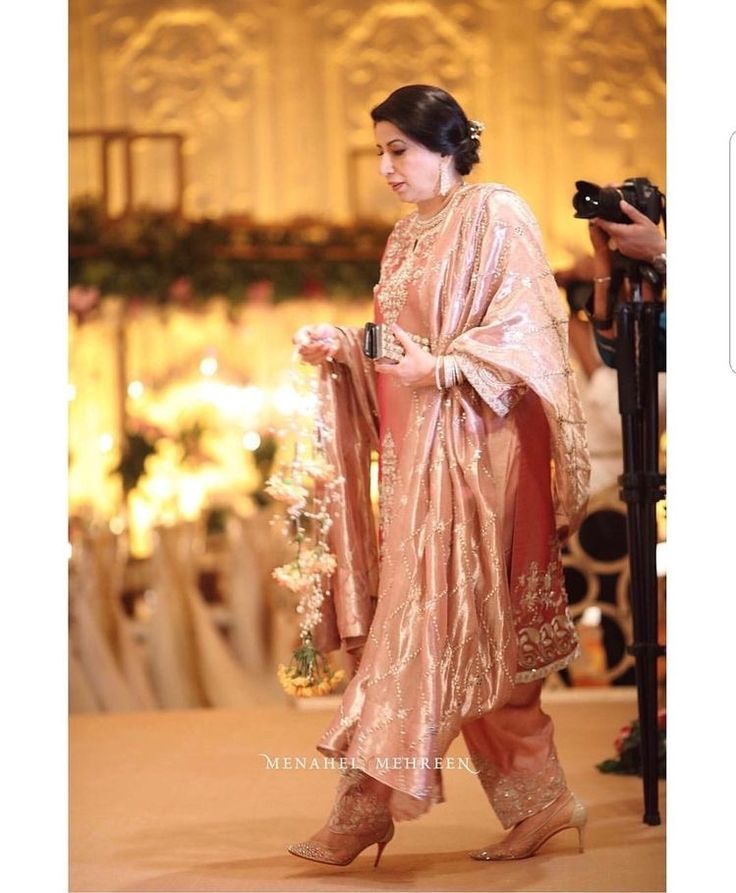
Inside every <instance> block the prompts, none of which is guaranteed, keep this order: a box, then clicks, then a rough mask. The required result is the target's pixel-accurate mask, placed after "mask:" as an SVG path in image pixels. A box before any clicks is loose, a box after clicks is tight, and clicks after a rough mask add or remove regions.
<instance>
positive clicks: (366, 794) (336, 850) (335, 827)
mask: <svg viewBox="0 0 736 893" xmlns="http://www.w3.org/2000/svg"><path fill="white" fill-rule="evenodd" d="M365 778H366V776H365V775H364V774H363V773H362V772H361V771H360V770H358V769H350V770H348V771H347V772H345V773H344V777H343V780H342V781H341V782H340V785H339V786H338V789H337V796H336V798H335V805H334V806H333V808H332V812H331V813H330V818H329V820H328V822H327V830H328V831H330V832H331V833H332V834H333V835H335V834H344V835H345V836H346V837H347V836H348V835H350V836H352V837H353V840H352V841H347V840H346V841H345V845H344V846H334V844H333V845H331V844H327V843H322V842H321V841H318V840H314V839H311V840H305V841H303V842H301V843H294V844H292V845H291V846H290V847H289V852H290V853H291V854H292V855H293V856H299V858H300V859H310V860H311V861H312V862H322V863H323V864H325V865H349V864H350V863H351V862H352V861H353V859H355V858H356V856H359V855H360V854H361V853H362V852H363V850H365V849H367V848H368V847H370V846H373V844H374V843H376V844H378V852H377V853H376V861H375V862H374V863H373V867H374V868H377V867H378V862H379V860H380V858H381V854H382V853H383V851H384V849H385V847H386V844H387V843H389V841H390V840H391V838H392V837H393V836H394V823H393V820H392V819H391V813H390V812H389V809H388V805H387V804H386V803H385V802H384V801H382V800H379V799H378V797H376V796H375V795H374V794H372V793H371V792H370V791H367V790H365V788H364V786H363V782H364V779H365ZM356 837H357V838H358V840H357V841H356V840H355V838H356Z"/></svg>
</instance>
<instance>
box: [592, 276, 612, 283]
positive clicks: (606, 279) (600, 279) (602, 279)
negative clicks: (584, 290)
mask: <svg viewBox="0 0 736 893" xmlns="http://www.w3.org/2000/svg"><path fill="white" fill-rule="evenodd" d="M610 281H611V277H610V276H594V277H593V282H610Z"/></svg>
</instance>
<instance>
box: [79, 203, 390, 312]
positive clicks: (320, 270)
mask: <svg viewBox="0 0 736 893" xmlns="http://www.w3.org/2000/svg"><path fill="white" fill-rule="evenodd" d="M69 211H70V214H69V241H70V246H69V285H70V286H71V288H70V293H69V309H70V311H71V312H73V313H74V314H76V315H77V317H78V319H80V320H84V319H85V318H87V317H89V316H91V315H92V314H93V313H94V311H95V310H96V308H97V307H98V305H99V304H100V303H101V302H102V301H104V300H105V298H106V296H112V295H115V296H119V297H122V298H125V299H126V300H127V301H129V302H131V303H132V304H138V303H142V302H145V303H150V304H154V305H157V304H161V305H167V304H171V305H185V306H190V305H192V306H194V305H199V304H202V303H204V302H205V301H207V300H209V299H211V298H212V297H215V296H220V297H226V298H227V299H228V301H229V302H230V303H231V304H232V305H233V306H237V305H239V304H241V303H249V304H252V303H258V302H261V301H265V302H267V303H272V302H276V301H279V300H282V299H287V298H288V299H292V298H296V297H302V298H305V299H307V298H311V297H317V296H320V295H325V294H327V295H335V296H340V297H344V298H353V299H363V298H365V296H366V295H370V294H371V289H372V288H373V285H374V283H375V282H376V280H377V278H378V268H379V264H380V258H381V254H382V252H383V247H384V245H385V242H386V238H387V236H388V232H389V230H390V227H389V226H387V225H385V224H383V223H380V222H375V223H370V222H364V223H361V222H357V223H355V224H353V225H352V226H342V225H338V224H333V223H330V222H329V221H323V220H315V219H313V220H305V219H302V220H294V221H292V222H291V223H284V224H283V225H273V224H271V225H266V224H257V223H255V222H253V221H250V220H240V221H239V220H235V219H228V218H222V219H220V220H207V219H204V220H185V219H183V218H180V217H172V216H171V215H170V214H165V213H163V212H157V211H154V210H152V209H150V208H138V209H136V210H135V211H133V212H131V213H130V214H128V215H126V216H125V217H123V218H122V219H119V220H107V219H106V218H105V215H104V212H103V208H102V205H101V203H100V202H99V201H98V200H96V199H93V198H89V197H85V198H78V199H75V200H74V201H73V202H72V203H71V205H70V209H69Z"/></svg>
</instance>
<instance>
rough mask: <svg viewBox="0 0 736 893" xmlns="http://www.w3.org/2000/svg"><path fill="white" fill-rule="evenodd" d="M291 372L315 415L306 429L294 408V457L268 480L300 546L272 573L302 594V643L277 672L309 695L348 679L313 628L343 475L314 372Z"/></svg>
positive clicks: (295, 691) (306, 412) (306, 411)
mask: <svg viewBox="0 0 736 893" xmlns="http://www.w3.org/2000/svg"><path fill="white" fill-rule="evenodd" d="M295 360H296V355H295ZM301 368H302V369H303V368H304V367H303V366H302V367H301ZM291 377H292V384H293V386H294V390H295V391H296V392H297V394H300V397H301V399H300V403H301V407H302V418H304V417H305V416H306V417H307V418H311V419H312V420H313V425H312V426H309V429H308V430H307V426H305V425H304V424H303V423H302V422H300V418H299V414H297V413H295V414H294V416H293V417H292V422H291V428H292V435H293V438H294V454H293V459H292V461H291V463H290V464H288V465H285V466H282V467H281V469H280V470H279V472H277V473H276V474H273V475H271V477H270V478H269V479H268V481H266V492H267V493H268V494H269V495H270V496H271V497H272V498H273V499H276V500H278V501H279V502H283V503H284V504H285V505H286V519H285V524H284V534H285V536H286V537H287V538H288V539H289V540H290V541H291V542H292V544H293V545H294V546H295V548H296V557H295V558H294V560H293V561H291V562H289V563H288V564H284V565H282V566H281V567H277V568H275V570H274V571H273V573H272V576H273V578H274V579H275V580H276V581H277V582H278V583H280V584H281V585H282V586H284V587H286V588H287V589H289V590H290V591H291V592H293V593H295V594H297V595H298V596H299V603H298V605H297V607H296V611H297V614H299V615H300V621H299V628H300V640H301V644H300V646H299V647H298V648H297V649H296V650H295V651H294V653H293V655H292V658H291V661H290V662H289V664H288V666H286V665H284V664H280V665H279V668H278V673H277V675H278V678H279V681H280V682H281V685H282V686H283V688H284V691H286V692H287V693H288V694H291V695H294V696H295V697H303V698H308V697H312V696H314V695H326V694H329V693H330V692H331V691H334V690H335V688H336V687H337V686H338V685H339V684H340V683H341V682H342V681H343V680H344V679H345V671H344V670H333V669H332V668H331V667H330V665H329V663H328V661H327V660H326V658H325V657H324V656H323V655H322V654H321V653H320V652H319V650H318V649H317V648H316V647H315V646H314V642H313V631H314V629H315V627H316V626H317V625H318V624H319V622H320V620H321V616H322V615H321V608H322V603H323V602H324V598H325V584H326V580H327V578H329V577H331V576H332V575H333V574H334V572H335V568H336V560H335V556H334V555H333V554H332V553H331V552H330V551H329V547H328V543H327V536H328V534H329V531H330V528H331V526H332V518H331V516H330V512H329V507H330V504H331V503H332V502H333V501H335V500H336V499H337V487H338V486H339V484H341V483H342V478H338V477H337V474H336V471H335V468H334V466H332V465H330V464H329V463H328V462H327V459H326V455H325V450H324V445H325V443H326V442H327V441H328V440H329V439H330V437H331V436H332V435H331V431H330V429H329V427H328V426H327V425H326V424H325V421H324V418H323V414H322V412H321V406H320V400H319V393H318V384H317V379H316V377H315V376H314V375H311V376H309V377H307V376H306V375H304V374H302V373H300V372H299V371H298V367H297V366H296V362H295V363H294V365H293V366H292V373H291Z"/></svg>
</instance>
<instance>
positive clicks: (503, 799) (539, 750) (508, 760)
mask: <svg viewBox="0 0 736 893" xmlns="http://www.w3.org/2000/svg"><path fill="white" fill-rule="evenodd" d="M541 691H542V681H539V682H531V683H522V684H519V685H517V686H516V688H515V689H514V692H513V694H512V696H511V698H510V700H509V701H508V702H507V703H506V704H505V705H504V706H503V707H501V708H499V709H497V710H493V711H492V712H490V713H487V714H484V715H483V716H481V717H479V718H478V719H475V720H471V721H470V722H468V723H465V724H464V725H463V727H462V734H463V737H464V739H465V743H466V744H467V746H468V750H469V752H470V756H471V759H472V761H473V764H474V766H475V768H476V770H477V771H478V778H479V780H480V783H481V785H482V786H483V790H484V791H485V793H486V796H487V797H488V800H489V802H490V804H491V807H492V808H493V810H494V812H495V813H496V815H497V816H498V818H499V820H500V822H501V824H502V825H503V827H504V828H507V829H508V828H511V827H513V826H514V825H516V824H518V823H519V822H520V821H522V820H523V819H525V818H527V817H528V816H531V815H535V814H536V813H538V812H540V811H541V810H542V809H544V808H545V806H549V804H550V803H552V802H553V801H554V800H556V799H557V797H559V796H560V794H561V793H562V792H563V791H564V790H565V789H566V788H567V782H566V780H565V774H564V772H563V771H562V767H561V766H560V763H559V761H558V759H557V752H556V750H555V745H554V740H553V726H552V720H551V718H550V717H549V716H548V715H547V714H546V713H544V711H543V710H542V707H541V698H540V696H541Z"/></svg>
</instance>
